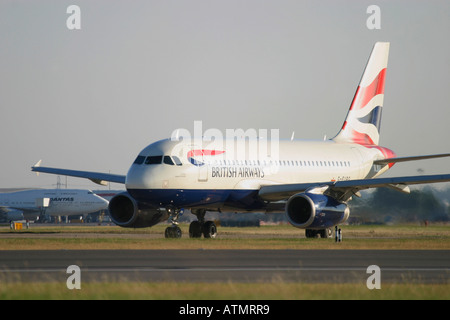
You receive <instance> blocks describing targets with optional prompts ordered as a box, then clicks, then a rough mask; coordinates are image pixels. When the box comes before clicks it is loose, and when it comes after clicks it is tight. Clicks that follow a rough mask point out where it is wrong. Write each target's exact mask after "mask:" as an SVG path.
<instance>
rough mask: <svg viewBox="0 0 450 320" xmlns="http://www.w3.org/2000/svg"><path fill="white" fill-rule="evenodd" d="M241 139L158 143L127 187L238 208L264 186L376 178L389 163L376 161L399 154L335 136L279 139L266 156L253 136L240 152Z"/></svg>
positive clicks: (160, 198) (165, 200)
mask: <svg viewBox="0 0 450 320" xmlns="http://www.w3.org/2000/svg"><path fill="white" fill-rule="evenodd" d="M238 144H239V142H238V141H234V143H229V141H214V143H209V144H208V142H206V141H201V140H199V139H195V140H192V141H187V142H183V141H181V142H179V141H171V140H169V139H168V140H161V141H158V142H155V143H153V144H151V145H149V146H148V147H147V148H145V149H144V150H142V151H141V152H140V153H139V156H138V158H137V159H136V161H135V163H134V164H133V165H132V166H131V168H130V170H129V171H128V174H127V179H126V187H127V190H128V191H129V192H130V194H132V195H133V197H136V198H137V199H138V200H143V201H146V202H147V203H150V204H152V205H154V206H168V205H174V206H177V207H198V206H208V205H209V204H212V205H213V207H218V208H220V207H221V206H223V203H221V202H227V206H231V207H233V203H232V202H233V199H234V198H235V199H236V200H237V202H238V207H245V206H243V205H242V204H243V203H242V199H243V198H245V197H248V196H249V193H251V192H257V191H258V190H259V189H260V188H261V187H262V186H267V185H276V184H290V183H316V182H326V181H343V180H355V179H363V178H373V177H375V176H377V175H379V174H381V173H382V172H384V171H386V170H387V169H388V168H389V166H387V165H386V166H384V167H379V168H377V167H375V166H373V161H374V160H378V159H384V158H385V154H389V155H392V154H393V153H392V152H391V151H390V150H389V149H386V148H382V147H367V146H362V145H359V144H350V143H337V142H335V141H333V140H327V141H297V140H294V141H279V142H278V143H277V144H276V148H272V145H271V144H268V145H266V146H265V149H264V151H265V152H264V154H263V155H261V154H260V153H259V152H249V151H250V145H251V141H249V140H246V141H245V142H244V144H243V148H241V152H238V151H236V150H237V145H238ZM233 150H234V152H233ZM266 151H267V152H266ZM232 152H233V154H232V155H231V156H230V154H231V153H232ZM258 153H259V156H258ZM230 193H231V199H230ZM152 194H153V195H154V196H153V197H152ZM247 200H248V199H247ZM250 207H251V206H250Z"/></svg>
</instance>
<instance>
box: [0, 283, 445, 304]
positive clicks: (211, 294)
mask: <svg viewBox="0 0 450 320" xmlns="http://www.w3.org/2000/svg"><path fill="white" fill-rule="evenodd" d="M449 289H450V286H449V285H446V284H383V285H382V287H381V289H379V290H376V289H374V290H369V289H367V287H366V285H365V283H360V284H330V283H319V284H308V283H306V284H305V283H285V282H278V281H277V282H275V281H274V282H271V283H234V282H227V283H222V282H220V283H184V282H131V283H126V285H124V284H123V283H120V282H106V283H105V282H92V283H82V285H81V289H80V290H69V289H67V287H66V284H65V283H58V282H42V283H21V282H18V283H17V282H16V283H6V284H2V285H1V286H0V299H1V300H15V299H42V300H49V299H50V300H51V299H58V300H59V299H64V300H66V299H67V300H70V299H88V300H102V299H152V300H158V299H159V300H186V299H189V300H205V299H206V300H299V299H330V300H331V299H353V300H365V299H370V300H373V299H386V300H388V299H408V300H412V299H419V300H423V299H431V300H448V299H450V290H449Z"/></svg>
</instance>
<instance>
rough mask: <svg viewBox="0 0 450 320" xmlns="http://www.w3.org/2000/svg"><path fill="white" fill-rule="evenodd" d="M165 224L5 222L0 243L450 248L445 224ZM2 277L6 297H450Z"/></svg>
mask: <svg viewBox="0 0 450 320" xmlns="http://www.w3.org/2000/svg"><path fill="white" fill-rule="evenodd" d="M166 227H167V225H164V224H162V225H157V226H155V227H153V228H146V229H124V228H120V227H117V226H66V225H65V226H39V227H37V226H34V227H32V228H31V229H29V230H22V231H11V230H9V227H0V248H1V250H8V249H11V250H12V249H14V250H25V249H26V250H46V249H56V250H59V249H68V250H71V249H87V250H92V249H185V250H190V249H213V250H214V249H215V250H221V249H338V250H339V249H403V250H405V249H429V250H433V249H444V250H450V227H449V226H446V225H439V224H437V225H430V226H428V227H424V226H420V225H397V226H379V225H377V226H342V227H341V228H342V230H343V235H344V240H343V242H342V243H335V242H334V239H306V238H305V237H304V231H303V230H298V229H295V228H293V227H291V226H289V225H277V226H261V227H260V228H256V227H251V228H225V227H219V236H218V238H216V239H203V238H202V239H190V238H189V237H188V228H189V226H188V225H187V224H182V225H181V228H182V230H183V238H181V239H165V238H164V235H163V234H164V229H165V228H166ZM4 280H5V279H3V281H2V279H0V284H1V285H0V299H1V300H4V299H13V300H14V299H89V300H91V299H95V300H98V299H161V300H170V299H177V300H184V299H192V300H203V299H211V300H222V299H223V300H264V299H267V300H297V299H371V300H372V299H409V300H411V299H420V300H422V299H432V300H435V299H444V300H448V299H450V284H448V283H443V284H421V283H417V284H414V283H413V284H403V283H399V284H394V283H382V287H381V290H369V289H367V287H366V285H365V283H345V284H342V283H314V284H311V283H291V282H285V281H283V280H282V279H274V280H273V281H272V282H269V283H267V282H264V283H236V282H219V283H197V282H193V283H191V282H127V283H125V284H124V283H123V282H114V281H108V279H106V280H105V279H103V280H102V282H83V281H82V287H81V290H68V289H67V287H66V284H65V282H51V281H50V282H23V281H21V280H20V279H15V280H14V281H4Z"/></svg>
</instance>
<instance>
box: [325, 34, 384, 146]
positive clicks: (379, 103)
mask: <svg viewBox="0 0 450 320" xmlns="http://www.w3.org/2000/svg"><path fill="white" fill-rule="evenodd" d="M388 56H389V42H377V43H375V46H374V47H373V49H372V53H371V55H370V57H369V61H368V62H367V65H366V68H365V70H364V73H363V76H362V78H361V81H360V82H359V86H358V88H357V89H356V93H355V96H354V97H353V101H352V104H351V105H350V109H349V111H348V114H347V118H346V119H345V122H344V124H343V125H342V128H341V131H339V133H338V134H337V135H336V137H334V139H333V140H335V141H336V142H350V143H358V144H363V145H378V142H379V140H380V124H381V112H382V108H383V98H384V82H385V77H386V67H387V62H388Z"/></svg>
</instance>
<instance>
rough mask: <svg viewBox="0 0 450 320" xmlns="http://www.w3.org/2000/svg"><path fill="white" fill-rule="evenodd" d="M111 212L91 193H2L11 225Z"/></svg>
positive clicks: (0, 208)
mask: <svg viewBox="0 0 450 320" xmlns="http://www.w3.org/2000/svg"><path fill="white" fill-rule="evenodd" d="M107 208H108V201H106V200H105V199H103V198H102V197H99V196H98V195H96V194H94V193H93V192H92V191H90V190H80V189H32V190H23V191H17V192H8V193H0V213H3V215H4V218H6V220H8V221H18V220H36V219H38V218H39V216H41V215H42V214H48V215H51V216H69V215H84V214H88V213H92V212H96V211H100V210H106V209H107Z"/></svg>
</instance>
